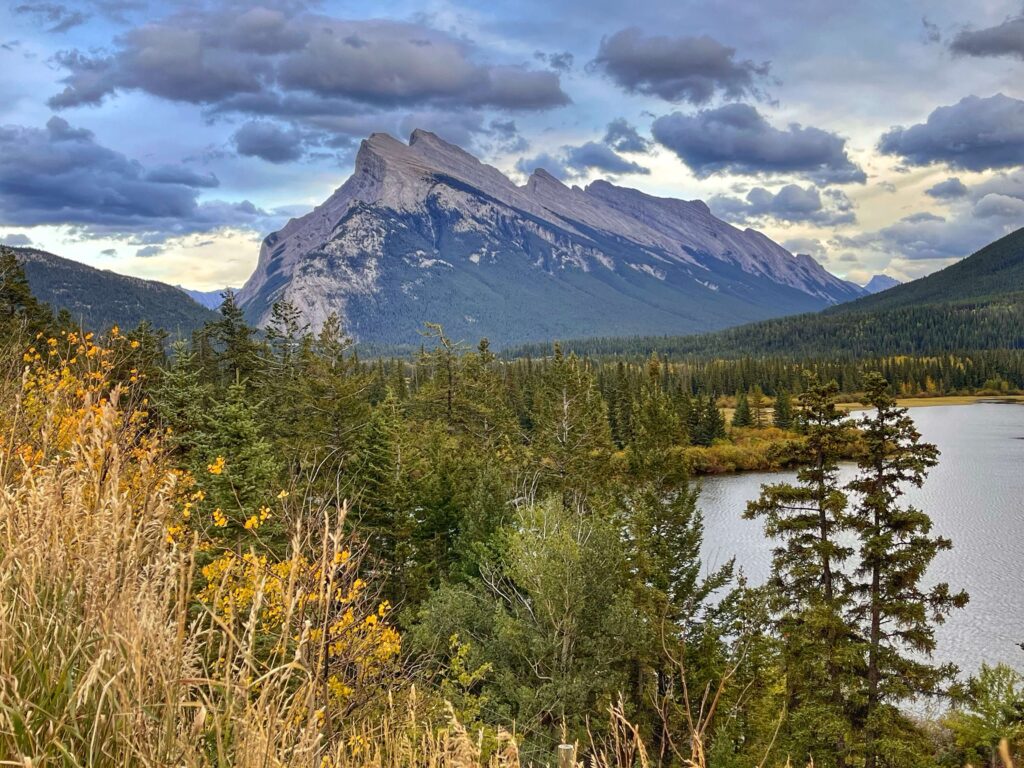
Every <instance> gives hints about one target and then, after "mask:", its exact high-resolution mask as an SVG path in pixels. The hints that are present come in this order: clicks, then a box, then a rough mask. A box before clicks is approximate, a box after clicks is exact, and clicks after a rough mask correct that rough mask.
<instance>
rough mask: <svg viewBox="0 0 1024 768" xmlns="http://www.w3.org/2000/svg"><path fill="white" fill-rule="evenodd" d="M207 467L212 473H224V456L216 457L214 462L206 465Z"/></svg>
mask: <svg viewBox="0 0 1024 768" xmlns="http://www.w3.org/2000/svg"><path fill="white" fill-rule="evenodd" d="M206 469H207V471H208V472H209V473H210V474H211V475H220V474H222V473H223V472H224V457H223V456H218V457H217V458H216V459H214V461H213V464H207V465H206Z"/></svg>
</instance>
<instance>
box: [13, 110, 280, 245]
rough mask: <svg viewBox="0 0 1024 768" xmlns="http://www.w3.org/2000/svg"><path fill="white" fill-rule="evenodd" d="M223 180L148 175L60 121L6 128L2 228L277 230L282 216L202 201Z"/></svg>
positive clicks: (165, 171)
mask: <svg viewBox="0 0 1024 768" xmlns="http://www.w3.org/2000/svg"><path fill="white" fill-rule="evenodd" d="M214 184H215V177H212V176H209V175H204V174H198V173H195V172H193V171H191V170H190V169H188V168H179V167H176V166H163V167H160V168H156V169H153V170H147V169H146V168H145V167H144V166H143V165H142V164H141V163H139V162H137V161H135V160H132V159H130V158H128V157H126V156H125V155H123V154H121V153H120V152H117V151H115V150H112V149H109V148H108V147H105V146H103V145H101V144H99V143H98V142H97V141H96V139H95V137H94V136H93V134H92V133H91V132H89V131H86V130H82V129H78V128H73V127H72V126H71V125H69V124H68V123H67V121H65V120H63V119H62V118H59V117H53V118H50V120H49V122H48V123H47V124H46V128H29V127H25V126H17V125H14V126H10V125H8V126H3V127H0V221H3V222H5V223H7V224H9V225H12V226H35V225H39V224H52V225H68V226H70V227H71V228H72V229H74V230H76V231H77V232H78V233H79V234H80V235H81V236H83V237H98V236H104V235H107V236H110V235H113V236H125V237H129V236H130V237H135V238H137V239H143V240H146V241H147V244H152V243H154V242H158V241H160V240H162V239H163V238H166V237H169V236H173V235H181V234H186V233H192V232H205V231H213V230H217V229H221V228H225V227H237V228H246V229H254V230H257V231H269V230H270V229H272V228H274V227H273V225H274V224H278V223H279V222H280V217H279V216H278V215H277V214H276V213H275V212H273V211H264V210H261V209H259V208H257V207H256V206H254V205H253V204H252V203H250V202H248V201H241V202H225V201H216V200H215V201H204V202H200V201H199V194H200V192H201V191H202V190H203V189H208V188H210V187H211V186H214Z"/></svg>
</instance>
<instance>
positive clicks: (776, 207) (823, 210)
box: [708, 184, 857, 226]
mask: <svg viewBox="0 0 1024 768" xmlns="http://www.w3.org/2000/svg"><path fill="white" fill-rule="evenodd" d="M708 205H709V207H710V208H711V210H712V211H713V212H714V213H715V215H717V216H721V217H722V218H724V219H726V220H728V221H734V222H742V223H746V222H751V221H757V220H764V219H775V220H777V221H784V222H790V223H797V222H802V223H812V224H819V225H825V226H834V225H837V224H850V223H852V222H854V221H856V218H857V217H856V214H855V213H854V211H853V201H851V200H850V198H849V197H847V196H846V194H845V193H844V192H842V191H841V190H838V189H836V190H826V191H825V193H824V199H823V195H822V192H821V190H819V189H818V188H817V187H815V186H813V185H812V186H808V187H801V186H799V185H797V184H787V185H786V186H784V187H782V188H781V189H780V190H779V191H778V192H771V191H769V190H767V189H765V188H764V187H754V188H753V189H751V190H750V191H749V192H748V193H747V196H746V197H745V198H738V197H730V196H728V195H716V196H714V197H712V198H711V199H710V200H708Z"/></svg>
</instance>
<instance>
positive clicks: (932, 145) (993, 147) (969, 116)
mask: <svg viewBox="0 0 1024 768" xmlns="http://www.w3.org/2000/svg"><path fill="white" fill-rule="evenodd" d="M878 149H879V151H881V152H882V153H883V154H887V155H897V156H899V157H901V158H902V159H903V161H904V162H905V163H906V164H908V165H931V164H933V163H946V164H947V165H949V166H950V167H952V168H962V169H965V170H969V171H984V170H988V169H992V168H1009V167H1012V166H1018V165H1021V164H1022V163H1024V101H1019V100H1017V99H1012V98H1010V97H1008V96H1004V95H1003V94H1001V93H997V94H996V95H995V96H990V97H988V98H981V97H978V96H968V97H966V98H964V99H961V100H960V101H959V102H957V103H956V104H953V105H952V106H948V107H939V108H938V109H936V110H935V111H934V112H932V113H931V114H930V115H929V116H928V119H927V120H926V121H925V122H924V123H918V124H917V125H912V126H910V127H909V128H903V127H896V128H892V129H891V130H889V131H888V132H887V133H885V134H884V135H883V136H882V138H881V140H880V141H879V143H878Z"/></svg>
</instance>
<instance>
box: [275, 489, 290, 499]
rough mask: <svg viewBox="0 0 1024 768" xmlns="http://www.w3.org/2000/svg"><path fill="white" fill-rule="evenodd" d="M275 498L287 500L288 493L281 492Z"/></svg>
mask: <svg viewBox="0 0 1024 768" xmlns="http://www.w3.org/2000/svg"><path fill="white" fill-rule="evenodd" d="M277 498H279V499H287V498H288V491H281V492H280V493H279V494H277Z"/></svg>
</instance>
